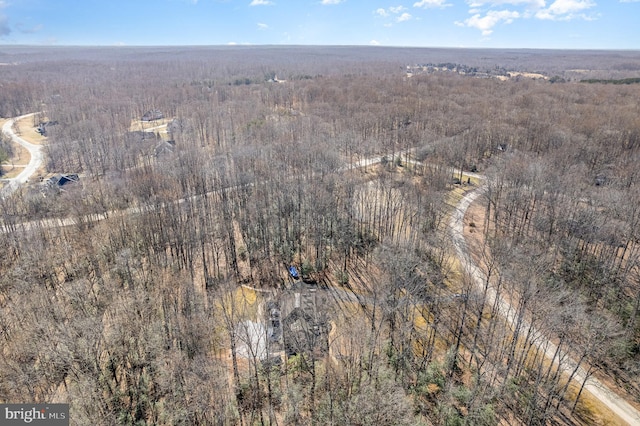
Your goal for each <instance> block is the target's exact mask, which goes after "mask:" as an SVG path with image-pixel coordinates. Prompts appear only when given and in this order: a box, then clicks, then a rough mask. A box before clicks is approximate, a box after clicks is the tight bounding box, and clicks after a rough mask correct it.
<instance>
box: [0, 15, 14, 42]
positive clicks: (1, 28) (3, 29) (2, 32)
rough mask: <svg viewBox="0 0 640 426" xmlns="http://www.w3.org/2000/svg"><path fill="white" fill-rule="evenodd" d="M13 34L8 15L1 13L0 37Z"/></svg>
mask: <svg viewBox="0 0 640 426" xmlns="http://www.w3.org/2000/svg"><path fill="white" fill-rule="evenodd" d="M9 34H11V28H10V27H9V20H8V19H7V17H6V16H4V15H0V37H5V36H8V35H9Z"/></svg>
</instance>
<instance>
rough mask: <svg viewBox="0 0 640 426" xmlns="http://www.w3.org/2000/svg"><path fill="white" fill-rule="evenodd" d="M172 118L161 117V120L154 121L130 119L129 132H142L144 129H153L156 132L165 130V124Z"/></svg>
mask: <svg viewBox="0 0 640 426" xmlns="http://www.w3.org/2000/svg"><path fill="white" fill-rule="evenodd" d="M172 120H173V118H163V119H162V120H155V121H142V120H132V121H131V126H129V131H131V132H143V131H145V130H149V129H154V131H156V132H163V131H166V130H167V124H169V123H170V122H171V121H172Z"/></svg>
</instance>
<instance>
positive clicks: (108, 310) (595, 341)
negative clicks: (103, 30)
mask: <svg viewBox="0 0 640 426" xmlns="http://www.w3.org/2000/svg"><path fill="white" fill-rule="evenodd" d="M194 49H195V48H194ZM296 49H297V48H296ZM300 49H302V48H300ZM327 49H328V48H327ZM275 50H277V51H278V52H277V53H279V56H278V55H275V56H274V54H273V53H274V52H273V50H272V49H267V50H266V51H265V50H261V49H258V48H256V49H249V50H247V49H239V50H238V51H236V50H233V49H217V50H216V49H214V50H206V49H202V50H199V49H195V50H190V51H189V52H182V51H176V52H173V53H174V54H173V55H169V54H167V52H164V51H156V50H153V49H151V50H149V51H144V52H142V53H141V54H139V55H134V54H135V53H136V51H135V49H134V50H131V51H130V50H125V51H124V52H125V54H122V52H119V53H118V52H115V53H114V51H109V52H107V53H108V54H105V57H104V58H103V59H100V55H97V54H96V55H94V54H91V53H88V55H89V56H88V58H87V60H82V59H80V58H75V59H74V61H71V62H64V61H61V60H43V62H37V61H34V62H29V63H25V64H24V65H18V66H16V68H15V71H11V72H12V73H14V74H12V75H13V77H12V78H13V79H14V82H13V83H12V84H14V87H16V88H17V87H25V96H24V98H20V96H18V93H19V91H16V95H15V96H10V97H7V98H3V99H2V100H1V101H0V102H1V107H2V108H3V111H6V112H7V113H9V114H16V115H17V114H18V113H23V112H33V111H37V110H40V109H44V112H43V117H44V116H45V115H46V118H47V119H48V120H51V121H57V122H58V123H59V124H58V125H56V126H51V127H50V128H48V129H47V134H48V144H47V146H46V148H45V149H46V154H47V170H48V171H49V172H51V173H79V174H80V184H78V185H76V186H75V187H69V188H68V189H67V188H65V189H64V190H62V191H48V192H43V191H42V190H41V188H39V187H35V186H34V187H32V188H31V189H27V190H24V191H22V192H21V193H17V194H15V196H13V197H12V198H8V199H5V200H2V201H1V205H2V226H3V228H2V229H3V232H2V233H1V234H0V241H1V246H2V250H1V251H0V256H1V259H2V260H1V261H0V265H1V266H0V268H1V270H0V272H1V274H0V306H1V309H2V315H0V321H2V322H1V324H0V325H1V327H0V329H1V330H2V335H1V337H0V338H1V339H2V340H3V354H4V356H3V357H2V358H0V399H2V400H3V401H38V402H50V401H65V402H67V401H68V402H70V403H71V413H72V416H71V417H72V422H73V423H75V424H87V423H93V424H96V423H97V424H176V423H183V424H420V423H421V422H422V423H425V424H474V425H482V424H486V425H494V424H498V423H499V422H500V421H502V422H509V423H521V424H545V423H548V422H561V423H562V422H566V423H568V420H567V419H570V418H572V416H575V418H576V419H578V420H579V421H587V422H588V421H596V420H597V419H596V417H592V416H596V413H593V412H590V411H589V410H588V409H587V408H585V407H586V405H582V404H579V403H577V402H578V398H579V396H580V395H579V388H574V387H573V386H570V385H569V382H568V381H567V380H566V377H567V376H566V375H563V374H562V373H561V369H560V368H557V367H554V366H553V365H550V364H549V362H548V359H547V358H546V357H545V356H544V355H543V349H541V347H540V346H539V345H538V343H541V342H540V336H539V334H536V333H534V330H541V331H542V332H543V334H544V335H546V336H548V337H550V338H553V339H555V341H556V342H558V343H557V352H556V354H555V355H554V359H555V360H556V361H557V362H559V363H560V364H561V365H565V366H566V365H568V360H569V357H571V358H573V359H574V360H577V361H579V362H580V365H581V366H583V368H584V369H585V370H587V371H589V373H594V372H595V371H597V370H600V371H601V372H604V373H607V374H611V375H612V377H613V378H615V379H616V380H618V381H620V383H624V385H625V387H626V389H627V390H628V392H629V394H628V395H627V396H628V397H630V398H637V397H638V395H639V394H640V392H638V385H639V384H638V382H637V380H638V377H640V376H639V375H638V374H637V373H638V371H637V366H638V365H639V363H638V357H639V356H640V355H639V352H640V351H639V350H638V347H639V346H638V341H639V340H638V339H639V336H640V324H639V322H638V315H639V313H638V309H639V306H640V298H639V297H637V295H638V294H639V288H638V280H637V277H638V272H639V269H638V266H639V265H638V263H637V259H636V257H637V254H638V253H639V252H638V248H637V246H636V244H637V240H638V236H637V235H636V232H637V231H636V228H637V226H636V225H637V223H636V222H637V217H636V216H638V214H637V213H638V212H637V211H636V210H637V208H636V207H637V205H639V204H638V203H637V202H635V200H636V199H637V194H636V192H637V185H636V179H637V178H638V176H637V173H638V172H637V167H636V164H637V159H638V155H639V151H638V150H639V143H640V121H639V119H638V117H639V116H640V115H639V114H638V112H640V111H638V105H637V102H636V100H637V97H638V92H637V91H638V87H637V86H634V85H593V86H591V85H590V86H585V85H578V84H571V83H569V84H562V85H557V84H554V85H552V84H549V83H548V82H544V81H527V80H523V81H518V82H500V81H497V80H489V79H486V80H485V79H470V78H465V77H463V76H457V75H455V76H452V75H423V76H414V77H411V78H406V76H405V73H404V71H405V69H404V66H405V65H406V64H407V63H422V62H443V61H442V60H440V59H439V58H437V57H434V58H432V59H430V58H429V57H426V58H414V59H413V60H411V61H409V62H400V61H397V60H396V59H394V58H387V59H385V58H384V57H382V56H380V55H378V54H377V53H376V54H372V55H371V57H369V56H367V55H368V52H369V49H365V50H364V51H363V52H358V53H357V54H356V55H355V56H353V57H350V56H349V52H352V50H345V49H339V48H338V49H336V50H331V49H328V50H327V51H324V50H323V51H322V52H321V53H322V54H319V53H318V51H315V52H312V54H309V56H302V59H298V60H296V59H294V56H295V55H291V54H290V52H289V51H287V49H281V50H280V49H275ZM356 50H357V49H356ZM169 53H171V52H169ZM410 53H411V55H413V53H414V52H413V51H412V52H410ZM74 54H76V53H74ZM405 54H406V55H408V53H402V54H398V55H399V56H400V57H401V59H402V60H403V61H404V59H405V57H404V56H403V55H405ZM323 55H326V56H323ZM241 57H242V58H244V59H243V60H241V59H239V58H241ZM309 58H314V59H309ZM185 59H186V60H185ZM323 59H326V60H323ZM456 62H459V61H458V60H456ZM464 62H465V63H470V62H469V61H468V60H465V61H464ZM21 67H23V68H21ZM510 68H512V67H510ZM20 70H22V71H23V72H24V70H28V71H29V73H24V77H22V78H20V77H19V75H18V74H19V73H18V71H20ZM271 75H273V76H275V75H277V76H278V78H279V79H282V80H287V81H286V82H283V83H278V82H275V81H268V80H269V79H267V78H265V76H271ZM300 75H306V76H313V77H312V78H296V77H295V76H300ZM246 78H249V79H250V81H249V83H250V84H244V83H245V82H246V81H245V80H244V79H246ZM235 81H242V84H235V83H234V82H235ZM16 90H17V89H16ZM41 101H44V104H45V105H44V107H43V106H42V103H38V102H41ZM27 107H30V108H35V109H31V110H28V109H27V110H25V108H27ZM156 110H157V111H161V112H162V113H163V115H164V116H165V117H168V118H170V119H171V120H172V124H171V125H170V126H168V127H167V130H166V133H165V130H164V128H155V127H156V126H157V123H155V122H150V123H144V124H140V123H137V124H135V125H134V126H133V127H132V122H135V121H137V120H139V119H140V118H141V117H142V116H143V115H144V114H145V113H146V112H147V111H156ZM36 119H38V117H36ZM36 119H34V123H35V122H36V121H37V120H36ZM136 126H145V127H136ZM134 127H135V128H134ZM141 130H148V131H147V132H144V131H141ZM169 142H170V143H169ZM374 157H382V160H381V162H380V164H367V163H366V161H365V160H367V159H371V158H374ZM365 164H366V165H365ZM452 168H456V169H459V170H467V171H471V170H474V171H479V172H481V173H484V174H486V175H487V185H488V189H487V191H486V193H485V196H484V197H482V198H481V199H480V201H479V204H480V206H481V208H480V209H479V210H477V212H476V213H474V216H473V218H472V219H471V220H472V221H473V222H474V223H473V226H472V228H473V229H475V230H476V232H475V233H474V234H473V235H472V236H475V238H474V241H475V242H476V244H477V253H476V254H475V256H476V259H477V260H478V261H479V262H480V263H481V264H482V265H483V273H484V276H485V287H484V289H483V290H479V289H477V288H476V286H475V285H474V284H473V283H472V281H471V279H470V277H466V276H464V274H461V273H460V271H458V266H457V265H458V263H457V262H456V260H455V251H454V250H453V247H452V246H451V243H450V234H449V230H448V228H447V226H448V218H449V214H450V211H451V206H452V205H453V204H455V202H456V200H457V199H456V198H455V197H456V196H459V194H458V193H459V192H460V191H463V190H466V189H472V188H473V187H474V186H473V185H474V184H479V183H480V182H479V181H476V180H474V181H471V179H469V180H468V182H469V184H466V183H467V180H466V179H465V178H464V177H463V176H462V175H461V174H460V172H455V173H454V172H453V171H452ZM456 194H458V195H456ZM479 212H481V213H479ZM96 214H101V215H103V216H106V217H107V218H106V219H104V220H99V221H97V220H95V218H96ZM64 218H67V219H72V220H73V225H70V226H52V224H61V223H62V220H63V219H64ZM34 219H35V221H34ZM67 224H68V223H67ZM291 264H296V265H298V266H299V267H300V269H301V271H302V272H303V273H304V275H306V276H310V277H312V278H313V279H315V280H316V282H317V283H318V288H319V290H320V291H323V292H324V293H323V294H325V296H326V298H327V300H328V302H327V303H326V306H325V309H326V315H327V316H328V322H329V323H330V324H331V326H330V328H331V330H330V332H329V333H328V341H327V346H328V348H329V349H328V351H327V352H322V353H320V352H318V351H315V350H313V348H315V347H316V344H315V343H314V342H307V343H305V344H301V345H300V347H302V348H305V349H302V350H300V351H299V353H298V354H296V355H295V356H292V357H290V358H288V359H285V360H284V361H283V363H282V364H277V363H273V362H264V361H265V360H264V359H262V357H261V356H260V355H259V354H258V353H257V352H256V351H255V350H254V349H255V348H254V349H252V348H253V346H252V343H251V342H252V341H253V340H252V339H253V338H252V337H251V336H252V333H254V331H252V330H254V329H253V328H251V327H253V326H249V325H247V324H250V323H251V322H256V323H258V322H260V321H262V320H263V318H262V317H260V315H259V314H258V312H259V311H262V310H265V309H266V308H265V307H264V306H266V304H265V305H263V306H262V307H260V308H259V306H260V304H261V303H263V302H264V300H262V298H263V297H266V296H260V295H259V294H262V293H265V294H271V293H272V292H278V291H280V290H281V289H282V288H283V287H285V284H286V283H287V280H288V278H287V274H286V267H287V266H288V265H291ZM242 285H247V286H249V287H255V288H258V289H260V290H264V292H257V293H255V292H249V293H247V291H245V290H246V288H245V290H241V289H243V288H244V287H242ZM490 289H492V291H496V292H497V293H499V294H501V295H503V296H504V297H505V298H508V300H510V301H511V307H512V308H511V309H512V310H513V312H511V313H509V314H510V315H513V316H514V317H515V318H519V321H518V322H517V324H518V325H517V326H515V327H513V326H511V325H509V324H508V323H507V321H505V319H504V315H505V312H504V307H503V306H499V305H497V304H491V303H489V300H490V299H489V293H490ZM254 293H255V294H254ZM345 294H347V295H349V294H350V296H346V295H345ZM261 300H262V301H261ZM309 336H311V335H309ZM285 338H286V336H285ZM309 338H311V337H309ZM314 339H315V338H314ZM241 348H243V349H241ZM567 374H571V371H569V372H568V373H567ZM574 374H575V373H574ZM578 386H579V384H578ZM89 419H91V420H89ZM96 419H97V420H96ZM594 419H595V420H594Z"/></svg>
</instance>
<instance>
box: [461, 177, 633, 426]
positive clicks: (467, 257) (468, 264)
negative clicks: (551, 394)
mask: <svg viewBox="0 0 640 426" xmlns="http://www.w3.org/2000/svg"><path fill="white" fill-rule="evenodd" d="M485 189H486V187H485V186H482V187H480V188H478V189H476V190H474V191H472V192H470V193H468V194H466V195H465V196H464V197H463V198H462V200H460V202H459V203H458V204H457V206H456V209H455V211H454V213H453V216H452V217H451V221H450V222H449V226H450V230H451V238H452V240H453V245H454V246H455V250H456V254H457V256H458V258H459V259H460V262H461V263H462V266H463V268H464V270H465V271H466V272H467V274H469V276H470V277H472V278H473V282H474V284H475V286H476V288H477V290H478V291H480V292H482V291H483V289H484V274H483V273H482V271H481V269H480V267H479V266H478V265H477V264H476V263H475V262H474V260H473V258H472V257H471V254H470V253H469V249H468V247H467V243H466V241H465V239H464V216H465V214H466V212H467V209H468V208H469V206H470V205H471V204H472V203H473V202H474V201H475V200H476V199H477V198H478V197H479V196H480V195H482V194H483V192H484V191H485ZM487 303H488V305H489V306H491V305H494V304H495V305H496V306H498V307H499V310H500V312H501V313H502V315H503V316H504V318H505V319H506V320H507V322H508V324H509V325H510V326H511V327H512V328H514V329H515V328H516V327H517V322H518V318H517V316H516V310H515V309H514V308H513V306H511V304H509V302H508V301H507V300H505V299H504V298H503V297H502V296H500V295H499V294H497V293H496V291H495V290H494V289H493V288H489V289H488V291H487ZM529 325H530V324H529V323H528V322H527V321H526V320H525V321H524V322H522V321H521V324H520V327H521V329H523V330H527V329H528V328H529ZM532 336H533V338H532V341H534V342H536V343H535V344H536V345H537V347H538V348H540V349H541V350H542V351H544V353H545V355H546V356H547V358H548V359H550V360H553V362H554V364H555V365H556V366H557V361H556V357H557V353H556V352H557V349H558V348H557V346H556V345H555V344H554V343H553V342H552V341H551V340H549V339H548V338H547V337H546V336H544V335H542V334H541V333H540V332H539V331H538V330H535V331H534V332H533V334H532ZM561 369H562V371H563V372H564V373H566V374H571V373H572V372H574V371H575V374H574V376H573V378H574V380H576V381H577V382H578V385H580V383H582V382H583V381H584V380H585V378H586V377H587V373H586V371H585V370H584V369H583V368H582V367H579V368H577V370H576V362H575V361H574V360H573V359H570V358H567V359H566V360H563V363H562V366H561ZM584 389H585V390H587V391H588V392H590V393H591V394H592V395H593V396H594V397H596V398H597V399H598V400H600V402H602V403H603V404H604V405H606V406H607V407H608V408H609V409H610V410H611V411H613V412H614V413H615V414H616V415H618V416H619V417H620V418H621V419H622V420H624V421H625V422H626V423H627V424H629V425H640V412H639V411H638V410H637V409H636V408H634V407H633V406H631V405H630V404H629V403H627V401H625V400H624V399H623V398H621V397H620V396H618V395H617V394H616V393H614V392H613V391H612V390H611V389H609V388H608V387H607V386H606V385H605V384H604V383H602V382H601V381H599V380H598V379H597V378H595V377H593V376H591V377H589V379H588V380H587V383H586V384H585V387H584Z"/></svg>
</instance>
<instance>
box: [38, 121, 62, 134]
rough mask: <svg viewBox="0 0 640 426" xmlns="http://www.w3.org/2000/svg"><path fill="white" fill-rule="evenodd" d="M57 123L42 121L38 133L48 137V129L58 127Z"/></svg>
mask: <svg viewBox="0 0 640 426" xmlns="http://www.w3.org/2000/svg"><path fill="white" fill-rule="evenodd" d="M57 124H58V122H57V121H41V122H40V123H39V124H38V127H37V128H36V132H38V133H40V134H41V135H42V136H47V127H50V126H55V125H57Z"/></svg>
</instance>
